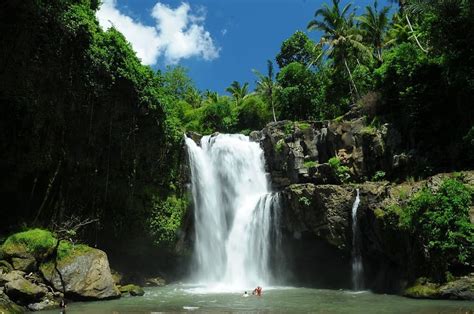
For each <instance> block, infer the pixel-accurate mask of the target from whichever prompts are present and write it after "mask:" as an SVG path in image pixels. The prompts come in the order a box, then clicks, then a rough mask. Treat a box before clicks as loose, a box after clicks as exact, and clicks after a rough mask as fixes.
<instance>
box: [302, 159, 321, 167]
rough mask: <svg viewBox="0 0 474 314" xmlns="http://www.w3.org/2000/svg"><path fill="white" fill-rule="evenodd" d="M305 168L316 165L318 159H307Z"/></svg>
mask: <svg viewBox="0 0 474 314" xmlns="http://www.w3.org/2000/svg"><path fill="white" fill-rule="evenodd" d="M303 165H304V167H305V168H312V167H316V166H317V165H318V163H317V162H316V161H312V160H311V161H305V163H304V164H303Z"/></svg>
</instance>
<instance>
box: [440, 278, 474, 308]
mask: <svg viewBox="0 0 474 314" xmlns="http://www.w3.org/2000/svg"><path fill="white" fill-rule="evenodd" d="M439 291H440V294H441V297H442V298H443V299H451V300H470V301H474V274H471V275H469V276H464V277H461V278H456V279H454V280H453V281H451V282H448V283H446V284H444V285H443V286H441V287H440V289H439Z"/></svg>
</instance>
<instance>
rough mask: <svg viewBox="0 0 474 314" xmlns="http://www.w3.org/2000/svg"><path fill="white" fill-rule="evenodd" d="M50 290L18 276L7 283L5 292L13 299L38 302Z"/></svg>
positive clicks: (22, 301)
mask: <svg viewBox="0 0 474 314" xmlns="http://www.w3.org/2000/svg"><path fill="white" fill-rule="evenodd" d="M47 292H48V290H47V289H46V288H44V287H40V286H38V285H35V284H34V283H31V282H29V281H28V280H26V279H25V278H23V277H21V278H17V279H15V280H13V281H9V282H7V283H6V284H5V293H6V294H7V295H8V296H9V297H10V298H11V299H12V300H15V301H18V302H21V303H22V304H26V303H31V302H37V301H39V300H41V298H42V297H43V296H45V295H46V293H47Z"/></svg>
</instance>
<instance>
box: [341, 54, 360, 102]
mask: <svg viewBox="0 0 474 314" xmlns="http://www.w3.org/2000/svg"><path fill="white" fill-rule="evenodd" d="M344 65H345V66H346V70H347V73H348V74H349V78H350V80H351V83H352V87H354V91H355V94H356V97H357V99H358V98H360V96H359V91H358V90H357V86H356V84H355V82H354V78H353V77H352V72H351V70H350V69H349V65H348V64H347V60H346V58H344Z"/></svg>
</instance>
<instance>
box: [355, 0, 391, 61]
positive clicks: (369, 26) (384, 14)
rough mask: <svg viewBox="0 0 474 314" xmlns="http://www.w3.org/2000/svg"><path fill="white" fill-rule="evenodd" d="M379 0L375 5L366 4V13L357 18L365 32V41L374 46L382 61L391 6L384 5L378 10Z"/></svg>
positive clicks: (377, 56) (375, 53) (376, 55)
mask: <svg viewBox="0 0 474 314" xmlns="http://www.w3.org/2000/svg"><path fill="white" fill-rule="evenodd" d="M377 6H378V3H377V0H375V2H374V6H373V7H371V6H366V7H365V13H364V14H362V16H360V17H358V18H357V19H358V20H359V22H360V28H361V30H362V32H363V34H364V38H365V41H366V42H367V43H369V44H370V45H372V46H373V48H374V55H375V57H376V58H377V60H379V61H380V62H382V61H383V60H382V48H383V47H384V37H385V31H386V30H387V27H388V22H389V19H388V11H389V10H390V7H384V8H383V9H382V10H381V11H380V12H379V11H378V8H377Z"/></svg>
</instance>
